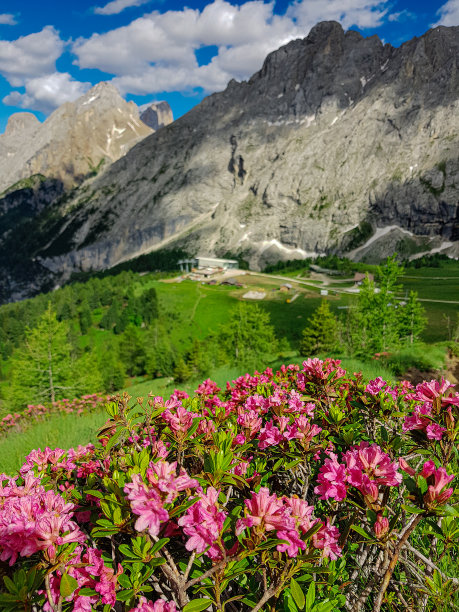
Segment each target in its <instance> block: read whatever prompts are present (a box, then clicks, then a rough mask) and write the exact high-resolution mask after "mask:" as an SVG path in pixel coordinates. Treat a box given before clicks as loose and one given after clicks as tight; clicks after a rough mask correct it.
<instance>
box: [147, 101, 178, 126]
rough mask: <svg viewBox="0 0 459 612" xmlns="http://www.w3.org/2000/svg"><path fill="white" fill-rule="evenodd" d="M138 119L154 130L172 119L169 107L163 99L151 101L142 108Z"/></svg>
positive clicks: (167, 123)
mask: <svg viewBox="0 0 459 612" xmlns="http://www.w3.org/2000/svg"><path fill="white" fill-rule="evenodd" d="M140 119H141V120H142V121H143V122H144V123H145V124H146V125H148V126H149V127H151V128H152V129H153V130H155V132H157V131H158V130H159V129H160V128H162V127H164V126H166V125H169V124H170V123H172V121H173V120H174V118H173V116H172V110H171V107H170V106H169V104H168V103H167V102H164V101H161V102H152V103H151V104H150V105H149V106H147V108H145V109H143V111H142V113H141V115H140Z"/></svg>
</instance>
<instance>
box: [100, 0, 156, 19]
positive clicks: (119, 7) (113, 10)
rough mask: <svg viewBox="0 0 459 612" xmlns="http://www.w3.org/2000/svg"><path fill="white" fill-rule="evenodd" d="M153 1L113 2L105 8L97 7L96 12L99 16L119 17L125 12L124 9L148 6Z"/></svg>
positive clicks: (125, 0) (131, 0)
mask: <svg viewBox="0 0 459 612" xmlns="http://www.w3.org/2000/svg"><path fill="white" fill-rule="evenodd" d="M150 1H151V0H112V2H109V3H108V4H106V5H105V6H96V7H95V9H94V12H95V13H96V14H97V15H117V14H118V13H121V12H122V11H124V9H127V8H130V7H132V6H142V4H147V2H150Z"/></svg>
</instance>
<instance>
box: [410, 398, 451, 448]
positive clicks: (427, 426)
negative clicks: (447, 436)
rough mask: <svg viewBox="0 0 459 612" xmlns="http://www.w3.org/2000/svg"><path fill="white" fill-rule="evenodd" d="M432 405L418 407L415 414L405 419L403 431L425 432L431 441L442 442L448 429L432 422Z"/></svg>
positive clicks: (425, 404) (426, 404)
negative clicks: (415, 430)
mask: <svg viewBox="0 0 459 612" xmlns="http://www.w3.org/2000/svg"><path fill="white" fill-rule="evenodd" d="M431 414H432V404H429V403H427V402H425V403H424V404H421V405H420V406H416V407H415V409H414V412H412V413H411V414H410V415H407V416H406V417H405V421H404V423H403V426H402V428H403V431H411V430H413V429H419V430H421V431H424V432H425V434H426V436H427V437H428V439H429V440H441V439H442V438H443V434H444V433H445V431H446V427H442V426H441V425H439V424H438V423H435V422H434V421H432V420H431V418H427V417H430V415H431Z"/></svg>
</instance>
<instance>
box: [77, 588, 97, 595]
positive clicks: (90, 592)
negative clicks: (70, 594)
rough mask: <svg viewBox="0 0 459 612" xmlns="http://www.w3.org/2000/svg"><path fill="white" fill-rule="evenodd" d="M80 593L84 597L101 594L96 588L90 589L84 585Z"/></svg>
mask: <svg viewBox="0 0 459 612" xmlns="http://www.w3.org/2000/svg"><path fill="white" fill-rule="evenodd" d="M80 595H81V596H82V597H94V595H99V593H98V592H97V591H95V590H94V589H90V588H89V587H83V588H82V589H80V590H79V591H78V596H80Z"/></svg>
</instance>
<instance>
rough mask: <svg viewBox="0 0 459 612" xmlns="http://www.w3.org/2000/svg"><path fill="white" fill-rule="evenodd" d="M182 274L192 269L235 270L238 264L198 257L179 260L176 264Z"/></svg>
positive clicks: (225, 260) (231, 261)
mask: <svg viewBox="0 0 459 612" xmlns="http://www.w3.org/2000/svg"><path fill="white" fill-rule="evenodd" d="M178 264H179V266H180V270H181V271H182V272H190V270H192V269H193V268H195V269H198V270H199V269H203V268H212V269H213V268H220V269H221V270H237V268H238V262H237V261H236V260H235V259H218V258H216V257H202V256H200V255H198V256H197V257H193V258H191V259H181V260H180V261H179V262H178Z"/></svg>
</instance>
